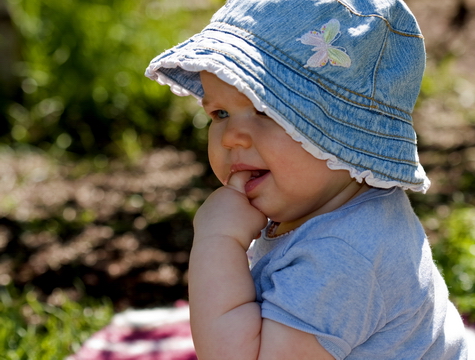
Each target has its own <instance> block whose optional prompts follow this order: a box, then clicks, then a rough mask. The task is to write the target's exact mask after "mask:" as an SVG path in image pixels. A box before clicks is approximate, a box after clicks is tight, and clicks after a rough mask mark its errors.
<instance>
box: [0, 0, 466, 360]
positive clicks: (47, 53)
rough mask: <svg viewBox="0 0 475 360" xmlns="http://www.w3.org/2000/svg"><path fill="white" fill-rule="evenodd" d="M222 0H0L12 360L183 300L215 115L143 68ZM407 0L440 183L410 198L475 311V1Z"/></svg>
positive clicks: (2, 191) (0, 314)
mask: <svg viewBox="0 0 475 360" xmlns="http://www.w3.org/2000/svg"><path fill="white" fill-rule="evenodd" d="M223 2H224V1H223V0H135V1H128V0H89V1H87V0H77V1H72V0H0V300H1V303H0V322H1V324H2V325H1V327H0V354H8V356H7V358H8V359H36V358H38V359H41V358H44V359H46V358H48V359H56V358H58V359H62V358H63V357H64V356H63V355H61V354H68V353H71V351H75V350H77V348H78V346H79V344H80V343H81V342H82V341H84V340H85V339H86V338H87V337H88V336H90V334H91V333H92V332H93V331H96V330H97V329H99V328H101V327H102V326H104V325H105V324H106V323H107V322H108V321H109V319H110V317H111V315H112V314H113V313H114V312H117V311H122V310H124V309H127V308H150V307H156V306H163V305H169V304H173V303H174V302H176V301H177V300H180V299H185V300H186V298H187V262H188V253H189V249H190V246H191V241H192V227H191V220H192V218H193V214H194V212H195V211H196V209H197V208H198V206H199V205H200V203H201V202H202V201H203V200H204V199H205V198H206V196H207V195H208V194H209V193H210V192H211V191H212V190H213V189H214V188H216V186H218V182H217V180H216V179H215V178H214V176H213V175H212V173H211V171H210V169H209V167H208V165H207V161H206V159H207V156H206V143H207V122H208V120H207V117H206V116H205V114H204V113H203V111H202V110H201V109H200V108H199V107H198V105H197V103H196V101H195V100H194V99H193V98H178V97H176V96H172V95H171V92H170V91H169V89H168V88H167V87H162V86H159V85H158V84H156V83H155V82H152V81H150V80H149V79H147V78H145V77H144V75H143V73H144V71H145V68H146V67H147V66H148V63H149V61H150V60H151V59H152V58H153V57H154V56H156V55H157V54H158V53H160V52H162V51H163V50H165V49H167V48H169V47H171V46H173V45H175V44H176V43H178V42H180V41H183V40H185V39H187V38H188V37H189V36H191V35H193V34H194V33H196V32H198V31H200V30H201V29H202V27H203V26H205V25H206V24H207V23H208V21H209V19H210V17H211V15H212V13H213V12H214V11H215V10H216V9H217V8H218V7H219V6H221V5H222V4H223ZM407 3H408V5H409V7H410V8H411V9H412V11H413V12H414V13H415V15H416V17H417V18H418V20H419V23H420V26H421V28H422V31H423V33H424V35H425V37H426V45H427V50H428V66H427V71H426V75H425V77H424V81H423V84H422V91H421V96H420V98H419V101H418V104H417V107H416V111H415V114H414V121H415V126H416V130H417V131H418V133H419V146H420V156H421V162H422V164H423V165H424V167H425V168H426V170H427V172H428V174H429V177H430V178H431V180H432V183H433V184H432V187H431V189H430V190H429V192H428V194H426V195H420V194H412V193H411V194H410V196H411V200H412V203H413V205H414V208H415V209H416V212H417V213H418V215H419V216H420V218H421V220H422V221H423V224H424V226H425V228H426V230H427V233H428V235H429V237H430V241H431V243H432V247H433V252H434V257H435V259H436V262H437V265H438V266H439V268H440V270H441V272H442V273H443V275H444V277H445V279H446V281H447V283H448V285H449V290H450V292H451V298H452V300H453V301H454V302H455V304H456V305H457V307H458V308H459V310H460V311H461V313H463V314H464V318H465V319H466V321H467V322H473V321H475V72H474V66H475V0H439V1H437V2H434V1H431V0H408V1H407ZM58 338H61V340H58ZM40 339H41V340H40ZM32 341H33V344H34V343H36V344H37V345H32ZM38 344H40V345H38ZM41 344H48V345H44V346H43V345H41ZM51 346H53V347H54V352H51V353H48V351H49V350H48V349H49V348H50V347H51ZM34 354H36V355H34ZM58 354H59V355H58ZM35 356H37V357H35ZM0 357H1V355H0Z"/></svg>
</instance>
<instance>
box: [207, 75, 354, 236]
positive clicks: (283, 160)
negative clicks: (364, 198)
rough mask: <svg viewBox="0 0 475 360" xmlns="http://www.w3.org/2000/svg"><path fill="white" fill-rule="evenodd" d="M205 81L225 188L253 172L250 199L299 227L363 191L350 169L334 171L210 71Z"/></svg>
mask: <svg viewBox="0 0 475 360" xmlns="http://www.w3.org/2000/svg"><path fill="white" fill-rule="evenodd" d="M201 81H202V85H203V89H204V92H205V95H204V98H203V107H204V109H205V111H206V113H207V114H208V115H209V116H210V117H211V119H212V122H211V125H210V129H209V144H208V154H209V160H210V163H211V167H212V169H213V171H214V173H215V174H216V176H217V177H218V179H219V180H220V181H221V182H222V183H223V184H226V182H227V180H228V179H229V178H230V177H231V176H232V175H233V174H234V173H235V172H238V171H251V177H250V179H249V180H248V181H247V183H246V185H245V190H246V194H247V197H248V198H249V200H250V202H251V204H252V205H253V206H254V207H256V208H257V209H259V210H260V211H262V212H263V213H264V214H265V215H266V216H267V217H269V218H270V219H272V220H274V221H276V222H281V223H287V224H288V225H289V226H290V227H297V226H299V225H300V224H302V223H303V222H305V221H306V220H308V219H309V218H311V217H313V216H316V215H319V214H321V213H325V212H328V211H332V210H334V209H335V208H337V207H339V206H341V205H342V204H341V203H339V201H340V202H341V197H342V196H347V197H348V189H351V190H354V191H357V190H358V189H357V188H355V187H354V184H356V183H355V182H354V180H352V179H351V178H350V176H349V173H348V172H347V171H344V170H339V171H335V170H330V169H329V168H328V167H327V165H326V162H325V161H322V160H319V159H317V158H315V157H314V156H312V155H311V154H309V153H308V152H307V151H305V150H304V149H303V148H302V146H301V144H300V143H298V142H296V141H294V140H293V139H292V138H291V137H290V136H289V135H287V133H286V132H285V131H284V129H283V128H282V127H281V126H280V125H278V124H277V123H276V122H275V121H274V120H272V119H271V118H270V117H268V116H266V115H265V114H264V113H262V112H259V111H257V110H256V109H255V108H254V106H253V104H252V102H251V101H250V100H249V99H248V98H247V97H246V96H245V95H244V94H242V93H240V92H239V91H238V90H237V89H236V88H235V87H234V86H231V85H229V84H227V83H225V82H223V81H222V80H220V79H219V78H218V77H217V76H215V75H214V74H211V73H208V72H202V73H201ZM358 186H360V184H358ZM352 194H353V193H352ZM346 200H348V199H346ZM345 202H346V201H345ZM336 204H338V206H336ZM335 206H336V207H335ZM294 225H295V226H294ZM287 230H289V229H287Z"/></svg>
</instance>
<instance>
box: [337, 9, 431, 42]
mask: <svg viewBox="0 0 475 360" xmlns="http://www.w3.org/2000/svg"><path fill="white" fill-rule="evenodd" d="M336 1H337V2H338V3H340V4H341V5H343V6H344V7H346V8H347V9H348V10H349V11H351V12H352V13H353V14H355V15H357V16H361V17H377V18H380V19H381V20H383V21H384V22H385V23H386V26H387V27H388V28H389V30H390V31H391V32H393V33H395V34H398V35H401V36H405V37H414V38H419V39H424V36H423V35H422V34H409V33H405V32H402V31H399V30H396V29H394V28H393V27H392V26H391V23H390V22H389V21H388V20H387V19H386V18H385V17H384V16H381V15H379V14H361V13H359V12H357V11H356V10H355V9H353V8H352V7H351V6H349V5H348V4H345V3H344V2H342V1H340V0H336Z"/></svg>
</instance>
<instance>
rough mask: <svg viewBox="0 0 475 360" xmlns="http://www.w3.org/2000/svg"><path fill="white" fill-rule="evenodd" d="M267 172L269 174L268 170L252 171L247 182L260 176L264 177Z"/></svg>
mask: <svg viewBox="0 0 475 360" xmlns="http://www.w3.org/2000/svg"><path fill="white" fill-rule="evenodd" d="M268 172H269V170H252V171H251V177H250V178H249V181H251V180H254V179H257V178H260V177H261V176H264V175H265V174H267V173H268Z"/></svg>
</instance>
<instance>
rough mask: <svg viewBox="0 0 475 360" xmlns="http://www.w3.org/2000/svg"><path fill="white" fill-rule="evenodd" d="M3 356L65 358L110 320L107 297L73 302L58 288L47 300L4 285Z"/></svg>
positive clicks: (0, 308) (0, 307) (13, 359)
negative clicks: (100, 299) (41, 299)
mask: <svg viewBox="0 0 475 360" xmlns="http://www.w3.org/2000/svg"><path fill="white" fill-rule="evenodd" d="M0 300H1V302H0V323H1V326H0V359H8V360H45V359H48V360H64V359H65V358H66V357H67V356H68V355H71V354H73V353H74V352H76V351H77V350H78V349H79V347H80V346H81V344H82V343H83V342H84V341H85V340H86V339H87V338H89V337H90V336H91V335H92V334H93V333H94V332H96V331H98V330H99V329H101V328H102V327H103V326H105V325H106V324H107V323H109V321H110V319H111V317H112V315H113V309H112V304H110V303H109V302H108V301H107V300H102V301H99V300H96V299H90V298H83V299H81V300H80V301H79V302H75V301H72V300H71V299H69V298H68V296H67V295H66V294H65V293H64V292H63V291H59V290H58V291H57V292H55V293H54V294H53V295H52V296H50V297H49V298H48V300H47V301H45V302H43V301H40V300H38V298H37V296H36V293H35V292H34V291H33V290H31V289H27V290H25V291H24V292H23V293H19V292H18V291H17V290H16V289H14V288H13V287H12V286H6V287H0Z"/></svg>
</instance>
